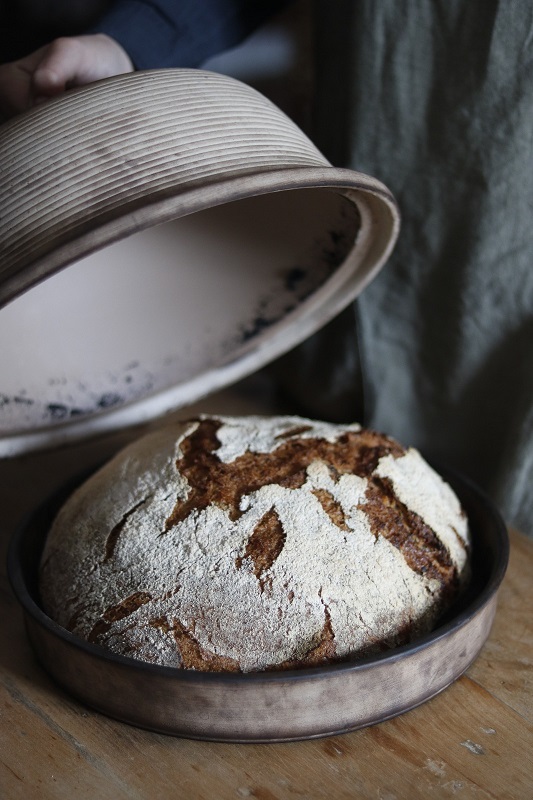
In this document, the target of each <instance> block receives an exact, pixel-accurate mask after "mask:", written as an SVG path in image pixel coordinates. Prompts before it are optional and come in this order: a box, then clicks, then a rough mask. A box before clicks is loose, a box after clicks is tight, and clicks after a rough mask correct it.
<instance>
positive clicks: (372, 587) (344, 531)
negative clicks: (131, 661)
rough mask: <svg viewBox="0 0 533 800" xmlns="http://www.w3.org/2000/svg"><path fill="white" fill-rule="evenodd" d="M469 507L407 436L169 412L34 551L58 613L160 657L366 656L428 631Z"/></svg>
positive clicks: (268, 661)
mask: <svg viewBox="0 0 533 800" xmlns="http://www.w3.org/2000/svg"><path fill="white" fill-rule="evenodd" d="M468 550H469V533H468V524H467V520H466V517H465V515H464V513H463V511H462V509H461V507H460V504H459V501H458V499H457V497H456V496H455V494H454V493H453V491H452V490H451V488H450V487H449V486H448V485H447V484H445V483H444V481H443V480H442V479H441V478H440V477H439V476H438V475H437V474H436V473H435V472H434V470H433V469H431V468H430V467H429V466H428V465H427V463H426V462H425V461H424V460H423V459H422V458H421V456H420V455H419V454H418V452H417V451H415V450H413V449H408V450H406V449H404V448H403V447H402V446H401V445H399V444H398V443H397V442H395V441H394V440H393V439H391V438H390V437H387V436H384V435H382V434H378V433H375V432H373V431H369V430H366V429H363V428H361V427H360V426H359V425H356V424H353V425H333V424H329V423H324V422H315V421H313V420H308V419H303V418H300V417H287V416H284V417H279V416H278V417H213V416H205V417H200V418H198V419H197V420H193V421H190V422H184V423H179V424H178V425H176V426H173V427H172V428H166V429H162V430H160V431H157V432H155V433H152V434H149V435H148V436H145V437H143V438H142V439H140V440H139V441H137V442H135V443H134V444H132V445H130V446H129V447H128V448H126V449H125V450H123V451H122V452H121V453H119V454H118V455H117V456H116V457H115V458H114V459H113V460H112V461H111V462H109V463H108V464H107V465H106V466H105V467H103V468H102V469H101V470H100V471H99V472H98V473H96V474H95V475H94V476H92V477H91V478H90V479H89V480H88V481H87V482H86V483H85V484H84V485H83V486H82V487H80V488H79V489H78V490H77V491H76V492H75V493H74V495H73V496H72V497H71V498H70V499H69V501H68V502H67V503H66V504H65V506H64V507H63V508H62V510H61V511H60V513H59V515H58V517H57V518H56V520H55V522H54V525H53V527H52V529H51V531H50V534H49V537H48V541H47V544H46V547H45V551H44V554H43V560H42V565H41V580H40V585H41V595H42V600H43V605H44V607H45V610H46V611H47V613H49V614H50V615H51V616H52V617H53V618H54V619H55V620H56V621H57V622H59V623H60V624H61V625H63V626H64V627H66V628H67V629H69V630H71V631H73V632H74V633H76V634H77V635H79V636H81V637H83V638H85V639H88V640H89V641H91V642H93V643H96V644H100V645H102V646H104V647H106V648H108V649H109V650H111V651H112V652H114V653H118V654H122V655H128V656H132V657H134V658H137V659H141V660H143V661H148V662H153V663H157V664H163V665H167V666H174V667H181V668H189V669H199V670H209V671H220V670H221V671H242V672H249V671H257V670H265V669H284V668H294V667H303V666H313V665H319V664H323V663H328V662H335V661H340V660H345V659H353V658H360V657H363V656H365V655H368V654H371V653H375V652H380V651H381V650H384V649H386V648H389V647H394V646H397V645H399V644H403V643H405V642H408V641H411V640H412V639H413V638H415V637H417V636H419V635H421V634H422V633H425V632H427V631H428V630H430V628H431V627H432V626H433V625H434V624H435V622H436V620H437V619H438V616H439V615H440V614H441V613H442V611H443V610H444V609H445V608H446V607H448V606H449V604H450V603H451V602H452V601H453V599H454V598H455V596H456V594H457V592H458V591H459V589H460V587H461V585H462V584H464V582H465V580H466V576H467V573H468Z"/></svg>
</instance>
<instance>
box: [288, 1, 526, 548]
mask: <svg viewBox="0 0 533 800" xmlns="http://www.w3.org/2000/svg"><path fill="white" fill-rule="evenodd" d="M315 18H316V31H317V98H316V109H315V110H316V122H315V130H314V136H315V140H316V142H317V144H318V145H319V147H321V149H322V150H323V151H324V152H325V154H326V155H327V156H328V157H329V158H330V160H331V161H332V162H333V163H335V164H336V165H337V166H350V167H352V168H354V169H358V170H361V171H362V172H367V173H369V174H371V175H374V176H376V177H377V178H379V179H381V180H383V182H384V183H386V184H387V186H389V188H390V189H391V190H392V191H393V192H394V194H395V196H396V198H397V200H398V203H399V206H400V210H401V214H402V219H403V223H402V231H401V234H400V239H399V241H398V245H397V247H396V250H395V252H394V254H393V256H392V258H391V259H390V262H389V263H388V264H387V266H386V267H385V268H384V270H383V272H382V273H381V275H380V276H379V277H378V278H377V279H376V280H375V281H374V282H373V283H372V285H371V286H370V287H368V288H367V289H366V290H365V292H364V293H363V295H362V297H361V298H360V299H359V300H358V301H357V304H356V317H357V326H356V325H355V323H354V313H353V309H352V310H350V311H349V312H347V313H346V314H344V315H343V316H342V317H341V318H340V320H337V321H336V322H335V324H334V325H333V326H329V328H327V329H326V330H325V331H324V332H322V333H320V334H319V335H318V336H315V337H313V339H311V340H310V341H309V342H307V343H306V344H305V345H304V346H303V349H301V350H300V352H299V353H297V354H296V353H293V354H291V355H290V356H289V362H292V363H291V369H292V370H293V374H294V380H293V382H292V383H293V385H292V389H293V392H294V395H295V396H297V394H298V393H297V390H296V388H295V381H296V380H297V381H299V382H300V384H301V385H303V386H305V387H306V390H305V392H302V393H301V396H300V399H301V400H302V408H301V410H303V411H306V410H307V411H308V412H309V413H310V414H313V413H320V414H321V415H322V416H331V417H333V418H339V419H340V418H354V417H357V416H358V415H364V422H365V424H367V425H370V426H372V427H374V428H377V429H379V430H383V431H385V432H388V433H390V434H392V435H394V436H396V437H397V438H399V439H400V440H401V441H402V442H403V443H405V444H410V445H414V446H416V447H419V448H420V449H421V450H422V451H423V452H424V454H426V455H428V456H430V457H434V458H438V459H440V460H442V461H443V462H445V463H446V464H448V465H450V466H453V467H456V468H458V469H460V470H462V471H463V472H464V473H466V474H468V475H469V476H470V477H472V478H473V479H474V480H476V481H477V482H478V483H479V484H480V485H481V486H482V487H483V488H484V489H485V490H486V491H487V492H488V494H489V495H490V496H491V497H492V498H493V499H494V501H495V502H496V504H497V505H498V506H499V508H500V509H501V511H502V513H503V515H504V517H505V518H506V520H507V521H508V522H509V523H511V524H513V525H516V526H517V527H518V528H519V529H521V530H522V531H524V532H526V533H528V534H530V535H533V491H532V489H533V163H532V162H533V4H531V3H528V2H526V0H511V2H503V0H502V2H498V0H483V2H480V1H478V0H469V2H466V0H464V2H463V0H379V2H374V1H373V0H355V1H354V2H346V0H339V1H338V2H326V1H325V0H324V1H323V2H317V3H316V4H315ZM341 328H342V331H341V330H340V329H341ZM356 328H357V329H356ZM340 341H342V342H343V344H342V346H340V347H339V342H340ZM357 342H358V352H359V366H358V363H357V358H356V357H354V351H355V350H356V346H357ZM324 352H329V354H330V356H329V358H328V359H327V364H325V363H324V360H323V358H322V357H321V353H322V354H323V353H324ZM348 354H349V355H348ZM295 364H299V365H300V367H299V368H297V369H295ZM360 370H361V371H362V382H363V386H364V392H363V395H364V396H363V398H361V396H360V393H359V395H358V393H357V391H356V390H355V387H357V385H358V382H359V378H358V375H359V371H360ZM324 371H326V373H327V374H326V375H324ZM327 380H330V381H331V383H330V384H329V386H332V387H333V388H332V389H331V390H330V389H328V388H325V387H327V386H328V384H327ZM311 385H312V386H313V387H314V389H315V390H314V391H313V392H310V391H309V387H310V386H311ZM304 397H305V407H304V404H303V400H304ZM363 401H364V408H363Z"/></svg>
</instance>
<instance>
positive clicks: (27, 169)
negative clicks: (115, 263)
mask: <svg viewBox="0 0 533 800" xmlns="http://www.w3.org/2000/svg"><path fill="white" fill-rule="evenodd" d="M292 190H297V191H299V190H313V191H321V190H324V193H325V194H328V195H331V193H332V192H333V193H335V194H336V195H338V196H340V197H342V198H344V200H345V201H347V202H348V204H349V205H351V207H353V208H354V209H356V212H354V213H357V216H358V219H359V220H360V226H359V229H358V232H357V235H356V236H355V237H354V241H353V246H352V247H351V248H350V249H349V250H348V251H347V252H346V254H345V256H344V257H343V259H342V263H341V264H339V265H338V269H336V270H335V272H334V274H333V275H332V276H331V279H329V280H328V281H326V284H325V285H324V286H322V287H321V288H320V291H318V292H316V293H315V294H317V300H316V302H314V301H313V300H312V299H309V298H308V299H306V300H305V302H302V303H300V306H299V307H298V309H297V310H296V311H295V310H292V311H291V313H290V314H288V315H287V320H286V323H285V321H283V325H281V324H280V325H278V326H277V328H276V330H275V331H274V330H273V331H272V335H271V333H270V332H262V333H261V336H258V337H257V347H255V352H250V347H248V350H247V352H246V354H245V355H244V357H241V354H240V353H236V354H235V358H234V359H233V362H234V363H233V364H232V365H231V366H228V365H223V366H224V369H223V370H222V371H218V372H217V370H216V368H215V369H214V371H213V374H212V375H210V376H208V377H207V378H206V379H203V378H202V376H201V375H196V376H194V380H192V381H191V379H190V378H189V377H187V378H183V380H182V379H181V378H179V377H178V378H176V383H178V384H179V383H182V384H183V385H182V386H179V387H178V392H177V394H176V392H174V394H173V393H172V392H170V393H167V394H168V396H167V398H166V399H165V400H164V401H163V402H162V403H161V404H160V405H159V406H155V407H150V409H149V410H148V411H146V413H144V412H143V414H142V415H141V416H144V417H146V416H148V415H152V414H155V413H161V412H163V411H165V410H167V409H168V408H171V407H177V406H179V405H182V404H184V403H187V402H189V401H192V400H195V399H197V398H198V397H199V396H203V395H205V394H207V393H208V392H209V391H212V390H213V389H215V388H219V387H220V386H223V385H227V384H228V383H230V382H232V381H234V380H236V379H238V378H240V377H242V376H243V375H245V374H249V373H250V372H252V371H254V370H256V369H257V368H259V367H260V366H262V365H263V364H264V363H266V362H267V361H268V360H271V359H273V358H274V357H276V356H277V355H279V354H280V353H282V352H284V351H286V350H288V349H290V348H291V347H292V346H294V345H295V344H297V343H298V342H299V341H301V340H303V339H304V338H306V337H307V336H309V335H310V334H311V333H313V332H314V331H315V330H316V329H317V328H318V327H320V326H321V325H323V324H325V322H327V321H328V320H329V319H330V318H331V317H333V316H334V315H335V314H337V313H338V312H339V311H340V310H341V309H342V308H343V307H344V306H345V305H347V304H348V303H349V302H350V300H352V299H353V298H354V297H355V296H356V295H357V294H358V293H359V292H360V291H361V290H362V289H363V288H364V286H365V285H366V284H367V283H368V282H369V281H370V280H371V279H372V277H373V276H374V275H375V274H376V272H377V271H378V270H379V269H380V267H381V266H382V265H383V263H384V262H385V260H386V259H387V257H388V255H389V253H390V251H391V248H392V247H393V245H394V242H395V239H396V236H397V232H398V224H399V222H398V213H397V210H396V206H395V203H394V200H393V198H392V196H391V194H390V192H389V191H388V190H387V188H386V187H385V186H383V184H381V183H380V182H379V181H377V180H374V179H373V178H371V177H368V176H365V175H362V174H360V173H357V172H354V171H351V170H344V169H335V168H333V167H332V166H331V165H330V164H329V163H328V162H327V160H326V159H325V158H324V157H323V156H322V155H321V153H319V152H318V150H317V149H316V147H315V146H314V145H313V144H312V142H311V141H310V140H309V139H308V138H307V137H306V136H305V135H304V134H303V133H302V132H301V131H300V129H299V128H298V127H297V126H296V125H294V123H293V122H292V121H290V120H289V119H288V118H287V117H286V116H285V115H284V114H283V113H282V112H281V111H280V110H279V109H278V108H277V107H276V106H275V105H273V104H272V103H271V102H270V101H268V100H267V99H266V98H265V97H263V96H262V95H261V94H259V93H258V92H256V91H255V90H253V89H251V88H250V87H248V86H246V85H245V84H243V83H241V82H239V81H236V80H234V79H232V78H228V77H226V76H223V75H219V74H215V73H211V72H204V71H200V70H160V71H159V70H157V71H148V72H139V73H132V74H130V75H125V76H118V77H115V78H111V79H108V80H105V81H101V82H98V83H96V84H92V85H90V86H87V87H84V88H83V89H80V90H75V91H73V92H69V93H67V94H66V95H65V96H63V97H62V98H60V99H58V100H54V101H51V102H49V103H46V104H44V105H42V106H39V107H37V108H35V109H33V110H31V111H29V112H27V113H25V114H23V115H22V116H20V117H19V118H15V119H14V120H12V121H10V122H8V123H7V124H5V125H4V126H2V127H1V128H0V208H1V214H0V306H2V305H4V304H6V303H9V302H10V301H12V300H13V299H14V298H19V297H20V296H21V295H22V294H23V293H24V292H26V290H28V289H29V288H31V287H32V286H34V285H36V284H38V283H39V282H42V281H43V280H44V279H45V278H48V277H49V276H51V275H53V274H54V273H56V272H57V271H59V270H61V269H62V268H63V267H65V266H67V265H70V264H72V263H73V262H76V261H78V260H79V259H82V258H84V257H86V256H87V255H88V254H90V253H94V252H95V251H99V250H100V249H101V248H103V247H106V246H108V245H110V244H111V243H113V242H118V241H120V240H123V239H125V238H126V237H130V236H131V235H132V234H135V233H136V232H138V231H143V230H146V229H148V228H150V227H151V226H154V225H156V224H159V223H163V222H167V221H170V220H176V219H180V218H183V217H185V216H187V215H191V214H194V213H195V212H199V211H202V210H205V209H212V208H213V207H218V206H221V205H224V204H227V203H234V202H235V201H239V200H243V199H244V198H256V197H258V196H265V195H274V194H276V193H277V194H278V195H279V194H283V193H287V192H291V191H292ZM325 194H324V196H325ZM294 224H295V225H297V224H301V225H305V219H304V218H302V220H301V222H298V220H295V222H294ZM251 349H252V350H254V348H253V347H252V348H251ZM227 360H228V364H229V362H231V361H232V358H231V357H228V359H227ZM8 371H9V369H8V367H3V372H4V374H6V373H7V372H8ZM205 371H206V369H205V368H204V366H201V368H200V369H199V373H203V372H205ZM165 388H166V389H168V388H169V387H165ZM1 392H2V386H0V393H1ZM141 399H142V398H141ZM100 411H102V413H103V414H104V416H105V415H106V414H107V415H109V413H111V414H115V417H116V423H112V424H111V427H113V426H114V425H115V424H117V425H118V424H121V425H122V424H131V423H133V422H135V421H136V420H137V421H138V415H137V417H136V414H135V413H130V412H128V413H126V414H125V415H123V417H122V418H121V416H120V410H117V409H113V411H112V412H109V410H108V409H103V410H102V409H100ZM51 422H53V426H52V427H53V430H54V431H57V428H58V426H57V420H52V421H51ZM10 424H11V423H10ZM68 424H69V425H70V427H71V428H72V426H74V427H73V429H74V432H75V435H85V434H87V433H90V432H91V431H96V430H98V429H105V428H106V425H108V423H102V424H100V423H99V422H98V421H95V420H94V419H93V420H89V421H88V422H87V420H86V419H85V420H84V418H83V415H79V414H78V417H77V419H76V420H73V419H72V420H69V422H68ZM47 425H48V422H47V421H46V420H45V421H38V424H36V425H35V426H34V427H37V428H46V427H47ZM2 427H3V426H2V424H1V420H0V440H1V439H2ZM12 427H13V430H12V432H13V434H14V438H13V441H12V442H11V444H10V443H9V441H7V440H9V439H10V436H9V435H8V436H7V437H6V438H5V440H4V446H3V448H2V447H0V451H1V453H0V454H3V455H5V454H7V455H9V454H13V453H16V452H20V451H21V450H25V449H33V448H34V447H39V446H42V445H43V443H46V442H47V441H48V438H49V437H50V436H51V437H52V439H54V441H55V440H57V438H58V437H60V434H59V433H58V434H57V435H56V434H55V433H46V432H45V434H44V435H43V436H41V435H34V432H32V431H30V432H29V434H30V435H28V436H27V437H26V439H25V436H26V432H24V431H22V434H23V435H22V436H21V437H19V439H17V436H18V435H19V433H21V431H19V430H18V429H17V424H16V422H15V423H13V426H12ZM8 433H9V432H8ZM4 436H5V430H4ZM64 436H65V434H63V438H64Z"/></svg>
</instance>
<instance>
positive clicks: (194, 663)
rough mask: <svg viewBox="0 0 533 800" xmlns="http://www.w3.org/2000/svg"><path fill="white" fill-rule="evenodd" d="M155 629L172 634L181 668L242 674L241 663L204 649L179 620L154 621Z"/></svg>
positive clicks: (151, 622) (151, 621)
mask: <svg viewBox="0 0 533 800" xmlns="http://www.w3.org/2000/svg"><path fill="white" fill-rule="evenodd" d="M149 624H150V625H151V626H152V627H153V628H156V629H158V630H160V631H163V632H164V633H166V634H170V635H171V636H172V637H173V638H174V641H175V642H176V645H177V651H178V656H179V660H180V662H181V663H180V666H182V667H185V668H186V669H196V670H199V671H200V672H240V667H239V663H238V662H237V661H236V660H235V659H234V658H229V657H228V656H220V655H217V654H216V653H213V652H211V651H210V650H208V649H207V648H206V647H202V646H201V645H200V644H199V642H198V641H197V640H196V639H195V638H194V635H193V634H192V632H191V631H190V630H188V629H187V628H186V627H185V626H184V625H182V624H181V622H179V620H177V619H174V620H172V622H169V620H168V619H167V617H159V618H158V619H152V620H150V623H149Z"/></svg>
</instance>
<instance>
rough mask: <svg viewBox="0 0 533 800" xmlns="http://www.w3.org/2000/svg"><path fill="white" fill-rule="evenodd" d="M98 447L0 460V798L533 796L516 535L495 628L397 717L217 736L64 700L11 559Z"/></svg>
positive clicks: (526, 634)
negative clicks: (28, 622) (31, 521)
mask: <svg viewBox="0 0 533 800" xmlns="http://www.w3.org/2000/svg"><path fill="white" fill-rule="evenodd" d="M122 438H124V437H122ZM120 443H122V442H120ZM114 446H116V443H109V442H107V443H105V446H104V448H103V449H104V450H108V449H109V448H112V447H114ZM97 454H98V455H102V443H95V442H93V443H89V444H86V445H85V446H84V447H83V448H80V449H78V450H77V452H75V453H74V452H73V451H72V450H70V451H69V450H64V451H57V452H56V453H55V454H39V455H36V456H33V457H26V458H24V459H20V460H18V461H8V462H0V507H1V508H2V518H3V523H2V529H1V532H0V544H1V549H2V572H1V575H0V600H1V603H0V630H1V636H2V647H1V649H0V715H1V716H0V719H1V725H0V797H2V798H6V799H8V800H18V799H19V798H21V800H22V798H24V800H28V798H29V799H30V800H32V798H43V800H47V799H48V798H50V799H52V798H53V800H56V799H57V800H63V798H65V800H67V798H68V800H72V798H73V797H75V798H79V799H80V800H82V799H84V798H87V799H89V798H91V800H93V799H94V798H99V800H107V798H109V800H111V798H113V800H114V799H115V798H117V800H123V799H124V800H126V798H128V800H129V799H131V798H135V800H136V799H137V798H139V799H141V798H142V799H143V800H144V798H146V800H148V799H150V800H158V798H199V799H200V798H205V800H210V799H211V798H221V800H225V798H228V800H229V799H230V798H231V800H239V798H256V800H286V799H287V800H290V799H292V798H294V800H302V799H303V798H312V800H315V798H316V800H321V798H324V800H325V799H326V798H328V800H329V799H330V798H334V799H336V798H339V800H343V799H344V798H346V799H348V798H363V799H365V798H368V799H369V800H370V798H372V800H376V798H377V800H403V799H404V798H415V800H416V798H428V797H431V798H435V797H436V798H454V797H458V798H461V800H469V798H476V800H477V799H478V798H494V800H507V799H509V800H521V799H522V798H523V799H524V800H526V798H530V797H531V796H532V793H533V766H532V764H531V757H530V755H531V752H533V724H532V722H533V720H532V717H533V692H532V691H531V689H532V670H531V652H532V648H531V645H532V639H533V614H532V601H531V573H532V571H533V541H531V540H528V539H526V538H525V537H523V536H522V535H520V534H518V533H515V532H513V533H512V534H511V542H512V547H511V561H510V566H509V570H508V573H507V576H506V578H505V581H504V584H503V586H502V589H501V592H500V600H499V607H498V612H497V616H496V622H495V625H494V628H493V631H492V634H491V636H490V638H489V641H488V642H487V644H486V646H485V647H484V649H483V651H482V653H481V655H480V657H479V658H478V660H477V661H476V662H475V664H474V665H473V666H472V667H471V668H470V669H469V671H468V672H467V674H466V675H465V676H463V677H462V678H461V679H459V680H458V681H457V682H456V683H455V684H454V685H453V686H451V687H450V688H449V689H447V690H446V691H444V692H443V693H442V694H440V695H439V696H438V697H436V698H434V699H433V700H431V701H430V702H428V703H426V704H424V705H423V706H421V707H420V708H418V709H416V710H414V711H411V712H409V713H408V714H404V715H403V716H401V717H398V718H396V719H394V720H391V721H389V722H385V723H382V724H380V725H377V726H374V727H371V728H367V729H365V730H361V731H357V732H355V733H352V734H347V735H344V736H336V737H332V738H327V739H318V740H314V741H307V742H296V743H290V744H270V745H232V744H213V743H205V742H195V741H189V740H181V739H177V738H174V737H170V736H162V735H158V734H154V733H150V732H146V731H142V730H138V729H136V728H133V727H129V726H127V725H124V724H121V723H119V722H115V721H113V720H110V719H107V718H106V717H104V716H102V715H100V714H98V713H96V712H93V711H90V710H88V709H86V708H84V707H83V706H82V705H80V704H78V703H76V702H75V701H74V700H71V699H70V698H69V697H67V696H66V695H65V694H64V693H63V692H62V690H60V689H59V688H57V687H56V686H55V685H53V684H52V682H51V681H50V680H49V679H48V677H47V676H46V675H45V674H44V672H43V671H42V670H41V669H40V667H39V666H38V665H37V664H36V663H35V660H34V658H33V655H32V653H31V650H30V648H29V645H28V643H27V640H26V637H25V633H24V628H23V624H22V615H21V612H20V610H19V608H18V605H17V603H16V601H15V599H14V597H13V596H12V594H11V590H10V588H9V586H8V583H7V578H6V575H5V568H4V566H3V565H4V563H5V550H6V547H7V541H8V538H9V535H10V533H11V531H12V530H13V527H14V526H15V524H16V523H17V521H18V520H19V519H20V518H21V516H22V515H24V513H25V512H26V511H28V510H30V508H31V507H33V505H34V504H35V502H37V501H38V500H40V499H42V498H43V497H44V496H46V495H47V494H48V493H49V492H50V491H51V490H52V489H53V488H54V486H56V485H59V484H61V483H62V482H63V481H64V479H65V477H66V476H67V475H68V474H70V473H71V472H72V471H73V469H74V467H77V468H78V469H79V468H80V467H83V465H84V464H83V462H84V461H85V462H86V463H87V464H89V463H94V461H95V460H96V455H97ZM105 454H106V455H107V452H106V453H105Z"/></svg>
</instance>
